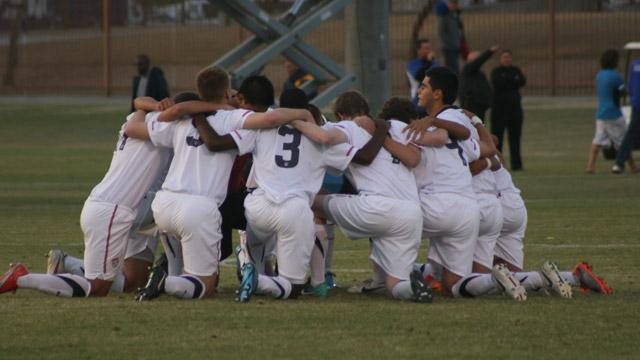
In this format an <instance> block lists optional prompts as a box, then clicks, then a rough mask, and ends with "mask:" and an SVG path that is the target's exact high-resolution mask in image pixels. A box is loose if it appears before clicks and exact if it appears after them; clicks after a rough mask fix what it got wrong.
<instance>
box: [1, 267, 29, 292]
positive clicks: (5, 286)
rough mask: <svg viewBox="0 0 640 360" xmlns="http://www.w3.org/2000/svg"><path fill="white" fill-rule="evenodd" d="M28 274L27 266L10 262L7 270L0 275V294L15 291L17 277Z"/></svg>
mask: <svg viewBox="0 0 640 360" xmlns="http://www.w3.org/2000/svg"><path fill="white" fill-rule="evenodd" d="M27 274H29V272H28V271H27V268H26V267H24V265H22V264H21V263H17V264H11V267H9V270H8V271H7V272H6V273H4V274H2V276H0V294H2V293H6V292H9V291H13V292H16V290H17V289H18V278H19V277H21V276H24V275H27Z"/></svg>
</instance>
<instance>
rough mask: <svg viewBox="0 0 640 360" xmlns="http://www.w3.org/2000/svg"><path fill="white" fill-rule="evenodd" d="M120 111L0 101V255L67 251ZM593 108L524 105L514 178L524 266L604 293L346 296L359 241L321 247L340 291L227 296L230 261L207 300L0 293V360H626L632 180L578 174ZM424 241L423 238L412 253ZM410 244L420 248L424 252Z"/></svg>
mask: <svg viewBox="0 0 640 360" xmlns="http://www.w3.org/2000/svg"><path fill="white" fill-rule="evenodd" d="M126 109H127V107H126V104H122V106H115V105H104V104H103V105H86V104H83V105H78V106H71V105H59V104H58V105H9V104H6V103H5V104H0V229H1V230H0V264H1V265H2V268H4V267H5V266H6V265H8V264H9V263H10V262H14V261H21V262H24V263H25V264H26V265H27V266H28V268H29V269H30V270H31V271H32V272H42V271H44V270H45V258H44V254H45V253H46V252H47V251H48V250H49V249H50V248H52V247H57V246H60V247H63V248H64V249H66V250H68V251H69V252H70V253H72V254H74V255H81V254H82V250H83V245H82V233H81V231H80V227H79V215H80V210H81V207H82V204H83V202H84V200H85V198H86V196H87V195H88V193H89V191H90V189H91V188H92V186H93V185H94V184H96V183H97V182H98V181H99V180H100V179H101V177H102V176H103V175H104V173H105V171H106V169H107V167H108V165H109V161H110V158H111V152H112V151H113V148H114V146H115V141H116V133H117V130H118V129H119V127H120V125H121V123H122V121H123V120H124V115H125V111H126ZM593 112H594V111H593V109H591V108H588V107H584V106H577V107H575V108H572V107H570V105H564V104H563V103H562V101H561V100H558V102H556V103H555V104H549V105H536V106H531V107H529V108H528V109H527V111H526V120H525V121H526V126H525V130H524V134H525V135H524V150H523V153H524V161H525V167H526V171H524V172H522V173H518V174H515V176H514V179H515V181H516V184H517V185H518V186H519V187H520V188H521V189H522V191H523V197H524V199H525V201H526V203H527V207H528V211H529V228H528V231H527V238H526V242H525V243H526V248H525V249H526V257H525V263H526V267H527V268H529V269H537V268H538V267H539V265H540V264H541V263H542V262H543V261H544V260H547V259H552V260H555V261H557V262H558V264H559V266H560V267H561V268H564V269H569V268H571V267H572V266H573V265H575V264H576V263H577V262H578V261H579V260H587V261H590V262H591V263H592V264H593V265H594V267H595V270H596V271H597V272H599V273H600V274H601V275H602V276H603V277H604V278H605V279H607V280H608V282H609V283H610V285H611V286H612V287H613V288H614V294H613V295H612V296H610V297H604V296H597V295H591V294H586V295H585V294H581V293H580V292H579V291H575V292H574V294H575V296H574V299H572V300H561V299H559V298H551V297H547V296H544V295H541V294H529V300H528V301H527V302H526V303H523V304H519V303H515V302H513V301H511V300H509V299H507V298H506V297H502V296H489V297H486V298H482V299H473V300H469V299H461V300H445V299H443V298H441V297H438V298H436V300H435V302H434V304H432V305H419V304H413V303H403V302H400V301H394V300H391V299H388V298H386V297H384V296H357V295H351V294H347V293H346V292H345V291H344V288H346V287H348V286H349V285H351V284H353V283H355V282H357V281H358V280H361V279H363V278H364V277H366V276H367V268H368V262H367V253H368V250H367V249H368V245H367V242H366V241H364V240H362V241H348V240H346V239H345V238H344V237H342V236H341V237H340V238H339V239H338V240H337V243H336V252H335V256H334V270H335V272H336V273H337V275H338V281H339V283H340V285H341V286H342V289H338V290H335V291H334V292H332V293H331V294H330V297H329V298H327V299H324V300H320V299H315V298H303V299H301V300H296V301H276V300H271V299H266V298H260V297H256V298H255V299H254V300H252V301H251V302H250V303H248V304H243V305H240V304H237V303H235V302H234V301H233V291H234V289H235V286H236V280H235V275H234V273H233V271H234V268H233V267H228V266H227V267H223V268H222V273H221V276H222V282H221V284H222V287H223V289H224V293H222V294H221V295H220V296H218V297H217V298H215V299H210V300H203V301H179V300H176V299H173V298H167V297H163V298H161V299H158V300H157V301H153V302H149V303H135V302H134V301H133V300H132V295H129V294H126V295H111V296H109V297H107V298H102V299H95V298H90V299H64V298H55V297H51V296H47V295H43V294H40V293H38V292H34V291H30V290H22V291H18V292H17V293H16V294H3V295H1V296H0V359H32V358H34V359H35V358H37V359H39V358H67V359H68V358H82V359H124V358H144V359H164V358H204V357H209V358H233V359H238V358H241V357H242V358H331V357H333V358H414V359H415V358H431V359H436V358H438V359H461V358H464V359H467V358H468V359H472V358H473V359H499V358H510V359H541V358H555V359H557V358H568V359H577V358H580V359H605V358H606V359H637V358H638V356H639V355H638V354H637V353H636V351H637V347H638V345H637V344H638V342H639V341H640V333H639V332H638V327H637V326H638V325H637V323H638V322H639V321H640V281H639V280H638V277H639V276H640V205H639V201H640V175H624V176H614V175H610V174H609V173H608V169H609V166H610V163H608V162H605V161H602V160H601V159H599V164H598V171H599V173H598V174H597V175H585V174H583V172H582V170H583V168H584V166H585V162H586V154H587V149H588V147H589V144H590V140H591V137H592V136H593V120H592V119H593ZM423 248H424V246H423ZM425 252H426V249H423V251H422V252H421V257H422V258H424V257H425Z"/></svg>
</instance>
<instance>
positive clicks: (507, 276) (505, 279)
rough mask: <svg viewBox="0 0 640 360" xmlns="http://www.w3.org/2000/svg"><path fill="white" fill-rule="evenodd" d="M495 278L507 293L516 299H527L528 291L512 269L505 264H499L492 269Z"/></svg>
mask: <svg viewBox="0 0 640 360" xmlns="http://www.w3.org/2000/svg"><path fill="white" fill-rule="evenodd" d="M491 275H492V276H493V280H494V281H495V282H496V283H497V284H498V286H500V287H501V288H502V290H504V292H505V294H507V295H509V296H511V297H512V298H513V299H514V300H516V301H525V300H527V291H526V290H525V289H524V287H522V285H520V282H519V281H518V279H516V278H515V277H514V276H513V274H512V273H511V271H509V269H507V267H506V266H505V265H504V264H497V265H495V266H494V267H493V269H492V270H491Z"/></svg>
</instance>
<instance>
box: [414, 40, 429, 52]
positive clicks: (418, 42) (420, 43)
mask: <svg viewBox="0 0 640 360" xmlns="http://www.w3.org/2000/svg"><path fill="white" fill-rule="evenodd" d="M430 42H431V40H429V39H428V38H420V39H418V40H416V43H415V46H416V48H415V51H418V49H420V46H422V44H424V43H430Z"/></svg>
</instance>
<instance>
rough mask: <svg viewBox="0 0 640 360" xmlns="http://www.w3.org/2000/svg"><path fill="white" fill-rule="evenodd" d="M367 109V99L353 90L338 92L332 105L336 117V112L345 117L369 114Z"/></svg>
mask: <svg viewBox="0 0 640 360" xmlns="http://www.w3.org/2000/svg"><path fill="white" fill-rule="evenodd" d="M369 111H370V110H369V104H368V103H367V99H365V98H364V96H362V94H360V93H359V92H357V91H354V90H352V91H346V92H343V93H342V94H340V96H338V98H337V99H336V102H335V104H334V105H333V112H334V114H336V117H340V116H339V115H338V114H341V115H344V116H347V117H354V116H360V115H369Z"/></svg>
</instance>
